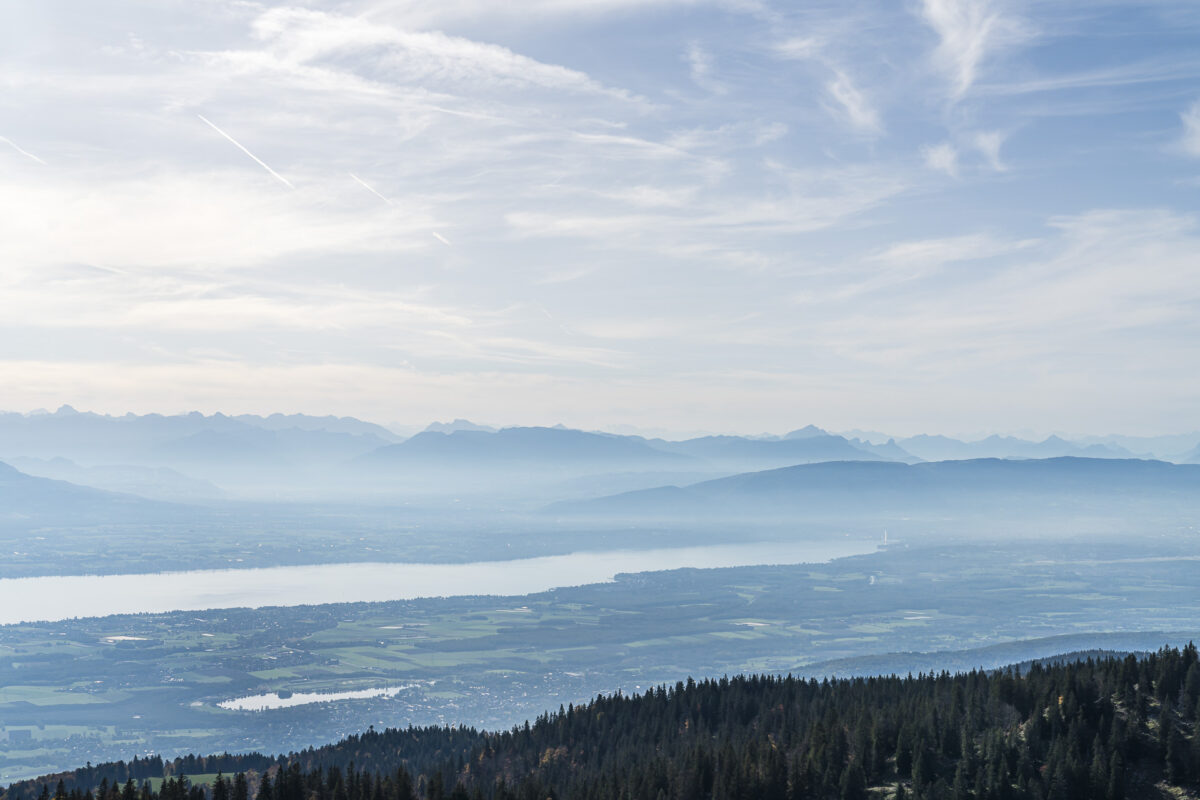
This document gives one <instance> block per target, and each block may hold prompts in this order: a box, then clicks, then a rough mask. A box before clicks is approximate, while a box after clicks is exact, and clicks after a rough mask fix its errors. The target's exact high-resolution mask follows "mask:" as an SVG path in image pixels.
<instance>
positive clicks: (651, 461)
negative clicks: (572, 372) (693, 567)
mask: <svg viewBox="0 0 1200 800" xmlns="http://www.w3.org/2000/svg"><path fill="white" fill-rule="evenodd" d="M687 461H688V458H687V457H686V456H683V455H680V454H677V453H669V452H664V451H662V450H659V449H656V448H654V447H652V446H650V445H649V444H647V443H646V442H645V441H643V440H641V439H638V438H636V437H629V436H611V435H608V434H596V433H586V432H584V431H578V430H571V429H566V428H504V429H502V430H499V431H496V432H495V433H490V432H487V431H478V430H455V431H453V432H451V433H438V432H433V431H426V432H424V433H419V434H417V435H416V436H414V437H412V438H411V439H409V440H407V441H405V442H401V443H400V444H395V445H389V446H387V447H382V448H379V449H377V450H375V451H373V452H371V453H369V454H367V455H365V456H363V457H361V458H359V459H357V463H359V464H362V465H371V466H378V467H389V466H390V467H414V466H417V467H424V468H430V467H435V468H446V469H468V470H470V469H488V468H495V467H497V466H519V467H521V468H522V469H528V470H550V471H553V470H557V469H562V468H568V467H569V468H579V467H585V466H590V467H599V468H604V469H631V468H639V467H641V468H655V467H672V468H674V467H677V466H679V465H680V464H683V463H686V462H687Z"/></svg>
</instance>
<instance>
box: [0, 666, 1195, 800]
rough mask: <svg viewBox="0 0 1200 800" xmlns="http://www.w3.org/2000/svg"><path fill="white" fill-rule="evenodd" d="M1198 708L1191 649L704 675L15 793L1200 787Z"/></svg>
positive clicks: (1048, 799) (221, 795)
mask: <svg viewBox="0 0 1200 800" xmlns="http://www.w3.org/2000/svg"><path fill="white" fill-rule="evenodd" d="M1198 723H1200V659H1198V658H1197V651H1196V648H1195V647H1194V646H1192V645H1189V646H1188V647H1186V648H1184V649H1182V650H1175V649H1163V650H1161V651H1159V652H1157V653H1154V654H1151V655H1149V656H1147V657H1145V658H1140V659H1139V658H1138V657H1136V656H1134V655H1128V656H1126V657H1124V658H1101V659H1091V658H1089V659H1087V660H1084V661H1074V662H1071V663H1050V664H1043V663H1040V662H1035V663H1033V664H1031V665H1027V666H1026V667H1025V669H1024V670H1023V671H1019V670H1017V669H1015V668H1008V669H1006V670H1000V671H994V672H982V671H972V672H969V673H965V674H959V675H950V674H949V673H941V674H938V675H919V676H916V677H914V676H911V675H910V676H907V677H903V678H902V677H895V676H892V677H877V678H865V679H862V678H860V679H853V680H833V681H830V680H825V681H816V680H804V679H798V678H792V677H787V678H780V677H767V676H753V677H735V678H721V679H719V680H705V681H701V682H695V681H692V680H690V679H689V680H688V681H686V682H680V683H677V684H676V685H674V686H659V687H657V688H655V689H652V690H649V691H647V692H645V693H644V694H640V695H636V696H622V695H615V696H602V697H598V698H596V699H595V700H594V701H592V702H591V703H589V704H587V705H584V706H579V707H567V708H560V709H559V711H558V712H557V713H553V714H551V713H547V714H544V715H542V716H541V717H539V718H538V719H537V720H536V721H534V722H532V723H526V724H525V725H524V726H522V727H517V728H514V729H512V730H510V731H504V732H497V733H487V732H480V731H475V730H472V729H468V728H448V727H443V728H421V729H418V728H408V729H388V730H385V731H375V730H370V731H368V732H366V733H363V734H360V735H356V736H351V737H348V738H346V739H344V740H342V741H340V742H338V743H336V744H332V745H328V746H326V747H322V748H317V749H309V750H305V751H303V752H298V753H292V754H290V755H287V756H280V757H277V758H271V757H266V756H261V755H246V756H231V755H228V754H226V755H223V756H210V757H205V758H198V757H194V756H188V757H186V758H181V759H176V760H174V761H172V762H163V761H162V760H161V759H157V758H152V759H147V760H135V761H134V762H130V763H126V762H118V763H114V764H105V765H100V766H91V765H89V766H88V767H86V768H84V769H81V770H76V771H74V772H71V773H66V774H63V775H56V776H49V777H47V778H44V779H40V780H34V781H26V782H23V783H20V784H14V785H13V786H12V787H10V788H9V789H8V790H7V791H6V792H4V793H2V794H0V800H33V799H34V798H39V797H40V798H42V800H49V799H50V798H56V799H57V800H206V799H207V800H250V798H254V800H417V798H427V800H444V798H455V799H456V800H468V799H469V798H488V799H489V800H544V799H545V798H571V800H575V799H576V798H578V799H579V800H609V798H612V800H618V798H646V799H647V800H668V798H680V800H683V799H684V798H713V799H714V800H725V799H727V798H728V799H729V800H740V799H741V798H746V800H751V799H752V798H762V800H793V799H794V800H801V799H802V798H837V799H838V800H866V798H869V797H871V798H927V799H928V800H942V799H943V798H944V799H945V800H1136V799H1137V798H1153V797H1163V798H1166V797H1175V798H1185V797H1186V798H1190V797H1196V796H1197V794H1196V788H1197V783H1198V782H1200V735H1198V733H1197V727H1198ZM217 772H220V773H223V775H221V776H220V777H218V778H215V779H213V778H208V779H206V782H204V783H202V782H201V781H200V780H197V782H196V783H194V784H193V783H192V782H191V781H189V780H188V779H187V778H186V775H188V774H191V775H211V774H212V773H217ZM164 775H165V776H166V780H165V781H162V782H161V784H156V788H152V784H151V783H150V782H149V781H147V780H146V779H147V778H151V777H155V778H157V777H160V776H164Z"/></svg>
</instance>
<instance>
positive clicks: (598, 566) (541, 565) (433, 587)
mask: <svg viewBox="0 0 1200 800" xmlns="http://www.w3.org/2000/svg"><path fill="white" fill-rule="evenodd" d="M875 549H876V548H875V543H874V542H867V541H863V540H854V539H848V538H846V539H840V540H832V541H821V542H812V541H806V542H762V543H751V544H738V545H707V546H702V547H672V548H661V549H656V550H605V551H595V552H587V551H583V552H577V553H571V554H569V555H558V556H541V557H537V558H523V559H517V560H513V561H479V562H473V563H468V564H412V563H379V562H367V563H355V564H316V565H311V566H297V567H267V568H251V569H217V570H190V571H187V572H160V573H151V574H134V575H66V576H63V575H52V576H45V577H36V578H9V579H5V580H0V624H12V623H17V622H35V621H36V622H43V621H45V622H49V621H54V620H61V619H71V618H73V617H104V616H108V615H110V614H136V613H147V612H148V613H158V612H165V611H200V610H205V609H212V608H261V607H263V606H299V605H317V604H323V603H355V602H381V601H386V600H412V599H415V598H418V597H451V596H461V595H505V596H520V595H525V594H533V593H536V592H543V591H546V590H548V589H554V588H558V587H564V586H582V585H584V584H589V583H604V582H607V581H611V580H613V579H614V578H615V577H616V576H617V575H618V574H621V573H632V572H654V571H658V570H668V569H681V568H685V567H692V568H699V569H707V568H713V567H744V566H754V565H760V564H802V563H819V562H825V561H830V560H832V559H835V558H843V557H845V556H852V555H861V554H864V553H871V552H874V551H875Z"/></svg>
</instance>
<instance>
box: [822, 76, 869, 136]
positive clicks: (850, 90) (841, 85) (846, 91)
mask: <svg viewBox="0 0 1200 800" xmlns="http://www.w3.org/2000/svg"><path fill="white" fill-rule="evenodd" d="M825 88H826V90H827V91H828V92H829V96H830V97H832V98H833V99H834V100H836V101H837V104H838V106H837V108H836V112H837V113H838V114H839V116H841V117H842V118H844V119H845V120H846V121H847V122H849V123H850V126H851V127H853V128H854V129H855V130H857V131H859V132H860V133H865V134H871V135H875V134H879V133H881V132H882V130H883V125H882V124H881V123H880V121H879V113H878V112H877V111H876V110H875V109H874V108H873V107H872V106H871V104H870V101H868V100H867V98H866V96H864V95H863V93H862V92H861V91H860V90H859V89H858V87H857V86H855V85H854V82H853V81H852V80H850V76H849V75H847V74H846V73H844V72H842V71H840V70H838V71H836V72H835V76H834V79H833V80H832V81H830V82H829V83H828V84H827V85H826V87H825Z"/></svg>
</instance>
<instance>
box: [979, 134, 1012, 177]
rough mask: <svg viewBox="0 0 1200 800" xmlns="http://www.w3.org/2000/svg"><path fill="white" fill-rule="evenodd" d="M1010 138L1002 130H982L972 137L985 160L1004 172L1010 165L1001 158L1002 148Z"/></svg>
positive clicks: (995, 168) (994, 168) (989, 164)
mask: <svg viewBox="0 0 1200 800" xmlns="http://www.w3.org/2000/svg"><path fill="white" fill-rule="evenodd" d="M1006 138H1008V137H1007V134H1005V133H1003V132H1002V131H980V132H978V133H976V134H975V135H974V136H973V137H972V143H973V144H974V145H975V149H976V150H978V151H979V152H980V154H981V155H982V156H983V159H984V161H986V162H987V165H988V166H989V167H991V168H992V169H993V170H995V171H996V172H1004V171H1006V170H1007V169H1008V166H1007V165H1006V164H1005V163H1004V161H1003V160H1002V159H1001V158H1000V148H1001V147H1003V146H1004V140H1005V139H1006Z"/></svg>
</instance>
